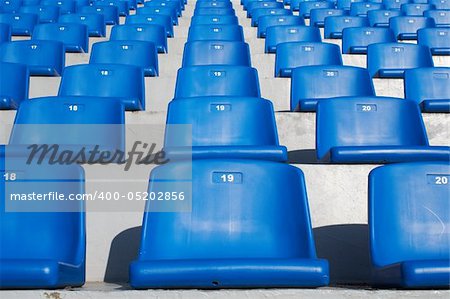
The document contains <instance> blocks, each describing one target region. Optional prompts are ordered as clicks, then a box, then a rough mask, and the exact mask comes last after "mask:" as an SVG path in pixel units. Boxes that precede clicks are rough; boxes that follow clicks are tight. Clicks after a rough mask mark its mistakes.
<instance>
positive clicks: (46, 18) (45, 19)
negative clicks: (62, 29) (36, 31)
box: [19, 5, 60, 24]
mask: <svg viewBox="0 0 450 299" xmlns="http://www.w3.org/2000/svg"><path fill="white" fill-rule="evenodd" d="M19 12H20V13H29V14H35V15H37V16H38V23H41V24H42V23H56V22H58V18H59V16H60V13H59V6H49V5H33V6H22V7H21V8H20V10H19Z"/></svg>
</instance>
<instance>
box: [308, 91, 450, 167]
mask: <svg viewBox="0 0 450 299" xmlns="http://www.w3.org/2000/svg"><path fill="white" fill-rule="evenodd" d="M316 150H317V158H318V159H319V160H328V159H329V160H330V162H333V163H363V164H367V163H398V162H410V161H433V160H439V161H448V160H449V158H450V147H448V146H435V147H434V146H433V147H432V146H429V145H428V138H427V133H426V130H425V126H424V124H423V120H422V115H421V113H420V109H419V106H418V105H417V103H415V102H413V101H407V100H403V99H396V98H381V97H378V98H377V97H354V98H339V99H328V100H323V101H320V102H319V104H318V105H317V114H316Z"/></svg>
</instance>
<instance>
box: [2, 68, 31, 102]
mask: <svg viewBox="0 0 450 299" xmlns="http://www.w3.org/2000/svg"><path fill="white" fill-rule="evenodd" d="M29 77H30V73H29V71H28V68H27V67H26V65H23V64H17V63H7V62H0V109H16V108H17V107H19V105H20V103H21V102H22V101H25V100H27V99H28V86H29Z"/></svg>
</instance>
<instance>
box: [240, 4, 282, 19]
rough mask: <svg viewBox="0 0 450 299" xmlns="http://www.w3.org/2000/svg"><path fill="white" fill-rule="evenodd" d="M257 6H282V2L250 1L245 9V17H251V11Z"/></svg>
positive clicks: (257, 7)
mask: <svg viewBox="0 0 450 299" xmlns="http://www.w3.org/2000/svg"><path fill="white" fill-rule="evenodd" d="M259 8H272V9H273V8H284V4H283V3H282V2H277V1H270V0H269V1H253V2H250V3H249V4H248V5H247V7H246V9H247V18H251V17H252V11H253V10H255V9H259Z"/></svg>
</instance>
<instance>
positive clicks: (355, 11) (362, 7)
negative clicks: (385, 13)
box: [350, 1, 383, 17]
mask: <svg viewBox="0 0 450 299" xmlns="http://www.w3.org/2000/svg"><path fill="white" fill-rule="evenodd" d="M377 9H383V4H381V3H372V2H365V1H364V2H354V3H352V4H351V6H350V15H351V16H360V17H367V13H368V12H369V11H370V10H377Z"/></svg>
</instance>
